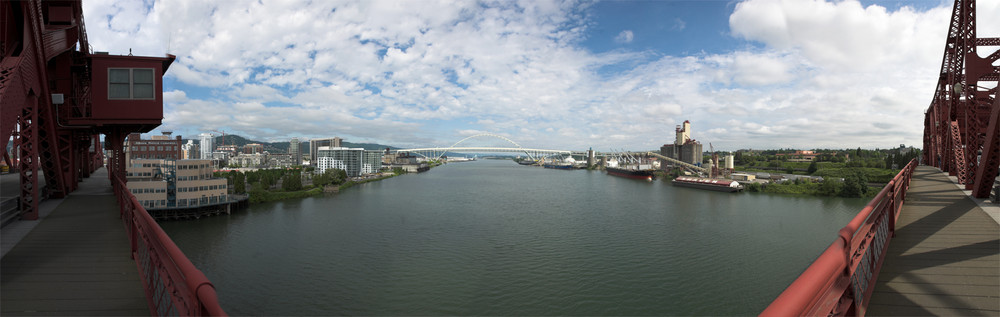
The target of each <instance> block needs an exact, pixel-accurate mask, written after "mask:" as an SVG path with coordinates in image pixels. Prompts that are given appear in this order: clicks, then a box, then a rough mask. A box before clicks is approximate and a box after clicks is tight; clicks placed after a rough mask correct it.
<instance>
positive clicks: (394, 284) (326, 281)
mask: <svg viewBox="0 0 1000 317" xmlns="http://www.w3.org/2000/svg"><path fill="white" fill-rule="evenodd" d="M864 204H865V201H864V200H858V199H840V198H818V197H792V196H778V195H767V194H755V193H737V194H728V193H718V192H709V191H702V190H697V189H689V188H677V187H673V186H671V185H670V184H669V183H668V182H663V181H659V180H657V181H652V182H648V181H639V180H632V179H624V178H618V177H614V176H608V175H606V174H604V173H603V172H598V171H583V170H579V171H564V170H549V169H542V168H537V167H525V166H519V165H517V164H515V163H513V162H511V161H490V160H483V161H477V162H468V163H453V164H448V165H445V166H441V167H437V168H434V169H432V170H431V171H429V172H426V173H421V174H412V175H404V176H400V177H395V178H391V179H387V180H383V181H380V182H374V183H368V184H364V185H360V186H357V187H354V188H351V189H349V190H346V191H344V192H342V193H340V194H334V195H328V196H324V197H315V198H307V199H301V200H292V201H283V202H276V203H267V204H261V205H255V206H252V207H251V208H249V209H248V210H245V211H240V212H236V213H234V214H233V215H229V216H222V217H214V218H206V219H201V220H198V221H181V222H165V223H162V224H161V225H162V226H163V228H164V230H166V231H167V233H169V234H170V236H171V237H172V238H173V239H174V241H175V242H176V243H177V244H178V245H179V246H180V247H181V249H183V251H184V252H185V253H186V254H187V255H188V256H189V257H190V258H191V260H192V262H194V264H195V265H196V266H197V267H199V268H200V269H201V270H202V271H204V272H205V274H206V275H207V276H208V278H209V279H210V280H211V281H212V282H213V283H214V284H215V287H216V289H217V290H218V292H219V297H220V301H221V302H222V305H223V307H224V308H225V309H226V310H227V312H229V313H230V314H233V315H248V314H250V315H260V314H263V315H317V314H319V315H729V314H756V313H758V312H759V311H760V310H761V309H763V308H764V307H765V306H766V305H767V304H768V303H770V301H771V300H772V299H773V298H774V297H775V296H777V294H778V293H780V292H781V291H782V290H783V289H784V288H785V287H786V286H787V285H788V283H790V282H791V281H792V280H793V279H794V278H795V277H797V276H798V274H799V273H801V272H802V270H804V269H805V267H806V266H807V265H808V264H809V263H810V262H811V261H812V260H813V259H814V258H815V257H816V256H817V255H819V253H820V252H821V251H822V250H823V249H824V248H825V247H826V246H828V245H829V244H830V243H831V242H832V241H833V239H834V237H835V236H836V232H837V230H838V229H840V228H841V227H843V226H844V225H845V224H846V223H847V222H848V221H849V220H850V218H851V217H853V216H854V215H855V214H856V213H857V212H858V211H860V209H861V208H862V207H863V206H864Z"/></svg>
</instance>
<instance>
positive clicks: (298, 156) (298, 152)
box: [288, 138, 312, 165]
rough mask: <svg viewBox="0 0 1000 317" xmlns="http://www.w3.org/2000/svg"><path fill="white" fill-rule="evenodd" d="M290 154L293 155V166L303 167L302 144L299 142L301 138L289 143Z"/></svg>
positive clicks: (293, 139)
mask: <svg viewBox="0 0 1000 317" xmlns="http://www.w3.org/2000/svg"><path fill="white" fill-rule="evenodd" d="M310 144H312V143H310ZM288 154H290V155H291V158H292V165H302V142H299V138H292V140H291V141H289V142H288Z"/></svg>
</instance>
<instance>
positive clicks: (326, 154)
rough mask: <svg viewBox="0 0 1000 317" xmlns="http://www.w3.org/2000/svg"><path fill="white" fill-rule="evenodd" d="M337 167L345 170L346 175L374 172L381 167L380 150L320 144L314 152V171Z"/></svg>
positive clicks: (353, 175)
mask: <svg viewBox="0 0 1000 317" xmlns="http://www.w3.org/2000/svg"><path fill="white" fill-rule="evenodd" d="M330 168H337V169H342V170H344V171H345V172H347V176H351V177H358V176H361V175H365V174H375V173H378V171H379V170H380V169H382V151H366V150H365V149H362V148H344V147H331V146H321V147H318V148H317V153H316V172H317V173H323V172H325V171H326V170H327V169H330Z"/></svg>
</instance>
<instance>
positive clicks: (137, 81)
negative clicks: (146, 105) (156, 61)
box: [108, 68, 156, 99]
mask: <svg viewBox="0 0 1000 317" xmlns="http://www.w3.org/2000/svg"><path fill="white" fill-rule="evenodd" d="M154 86H155V85H154V84H153V69H152V68H108V99H155V97H156V96H155V94H154V93H153V87H154Z"/></svg>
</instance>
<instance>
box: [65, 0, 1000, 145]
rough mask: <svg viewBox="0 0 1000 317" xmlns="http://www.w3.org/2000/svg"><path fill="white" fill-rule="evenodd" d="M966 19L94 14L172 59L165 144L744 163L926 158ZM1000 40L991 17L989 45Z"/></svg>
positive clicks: (446, 5) (447, 6)
mask: <svg viewBox="0 0 1000 317" xmlns="http://www.w3.org/2000/svg"><path fill="white" fill-rule="evenodd" d="M998 3H1000V1H982V2H981V3H979V15H980V16H1000V5H998ZM951 6H952V4H951V2H950V1H862V2H857V1H821V0H798V1H777V0H746V1H600V2H591V1H583V2H580V1H479V2H476V1H448V0H420V1H400V0H393V1H347V0H345V1H309V2H306V1H301V2H300V1H284V0H280V1H272V0H261V1H256V0H227V1H201V0H163V1H112V0H95V1H86V2H85V3H84V11H85V12H84V14H85V17H86V21H87V24H88V25H87V30H88V35H89V40H90V42H91V45H93V46H94V49H95V50H99V51H109V52H111V53H112V54H126V53H127V52H128V50H129V49H130V48H131V49H132V50H133V52H135V53H136V54H140V55H153V56H162V55H164V54H166V53H170V54H174V55H176V56H177V60H176V62H175V63H174V64H173V65H172V66H171V68H170V70H169V71H168V73H167V75H166V77H165V78H164V99H165V104H164V120H163V125H162V126H161V128H160V129H164V130H172V131H174V132H175V134H181V135H184V136H185V137H194V136H195V135H197V134H199V133H203V132H208V131H210V130H222V131H225V132H226V133H227V134H240V135H243V136H247V137H250V138H252V139H257V140H262V141H285V140H288V139H290V138H292V137H298V138H300V139H308V138H315V137H331V136H340V137H342V138H344V139H346V140H348V141H353V142H377V143H382V144H387V145H394V146H400V147H409V146H415V147H423V146H443V145H450V144H452V143H454V142H455V141H458V140H460V139H462V138H465V137H467V136H470V135H475V134H477V133H484V132H489V133H495V134H499V135H503V136H506V137H508V138H510V139H512V140H515V141H517V142H518V143H520V144H521V145H523V146H525V147H532V148H552V149H574V150H575V149H586V148H594V149H599V150H607V149H612V148H614V149H632V150H645V149H654V148H658V147H659V146H660V145H662V144H664V143H669V142H671V140H672V138H673V130H674V126H675V125H677V124H680V123H681V122H683V121H684V120H691V122H692V123H693V130H694V132H693V137H694V138H696V139H698V140H700V141H702V142H703V143H706V144H707V143H709V142H711V143H713V145H715V147H716V148H718V149H723V150H735V149H740V148H756V149H761V148H802V149H810V148H855V147H863V148H875V147H881V148H886V147H894V146H898V145H899V144H904V143H905V144H908V145H914V146H920V145H921V144H920V143H921V139H922V129H923V127H922V121H923V111H924V109H926V107H927V105H928V104H929V102H930V98H931V95H932V93H933V86H934V84H935V82H936V79H935V78H936V77H935V74H936V73H937V72H938V70H939V69H940V62H941V52H942V49H943V41H944V36H945V34H946V31H947V30H946V27H947V21H948V19H949V17H950V14H951V12H950V11H951ZM998 31H1000V22H997V21H995V19H994V20H991V19H979V33H980V36H990V35H991V34H992V36H997V35H1000V34H998V33H1000V32H998ZM483 142H490V141H483Z"/></svg>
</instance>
